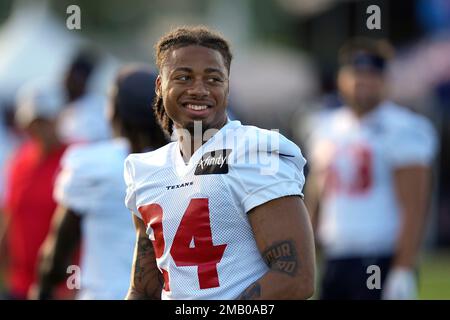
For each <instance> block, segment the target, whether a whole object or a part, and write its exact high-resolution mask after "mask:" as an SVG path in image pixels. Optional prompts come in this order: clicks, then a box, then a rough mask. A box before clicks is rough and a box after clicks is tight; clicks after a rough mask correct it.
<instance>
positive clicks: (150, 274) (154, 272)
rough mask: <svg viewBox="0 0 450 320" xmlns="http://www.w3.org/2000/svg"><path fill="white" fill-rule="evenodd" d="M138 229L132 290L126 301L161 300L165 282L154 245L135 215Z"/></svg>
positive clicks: (132, 271) (129, 291)
mask: <svg viewBox="0 0 450 320" xmlns="http://www.w3.org/2000/svg"><path fill="white" fill-rule="evenodd" d="M133 221H134V225H135V227H136V246H135V249H134V258H133V267H132V270H131V280H130V288H129V289H128V294H127V296H126V298H125V299H127V300H142V299H155V300H158V299H161V290H162V287H163V280H162V276H161V273H160V272H159V270H158V268H157V266H156V257H155V253H154V251H153V245H152V242H151V241H150V239H149V238H148V235H147V234H146V233H145V224H144V222H143V221H142V220H141V219H139V218H138V217H136V216H135V215H133Z"/></svg>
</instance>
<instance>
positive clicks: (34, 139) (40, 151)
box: [2, 83, 65, 299]
mask: <svg viewBox="0 0 450 320" xmlns="http://www.w3.org/2000/svg"><path fill="white" fill-rule="evenodd" d="M63 97H64V94H63V91H62V90H60V89H59V88H57V87H51V86H46V85H44V84H42V83H41V84H39V85H38V84H37V83H33V84H29V85H26V86H25V87H23V88H22V89H21V90H20V91H19V93H18V98H17V110H16V118H15V120H16V122H17V125H18V126H19V127H20V128H22V129H23V130H24V131H25V133H26V134H27V139H26V140H25V142H24V143H23V144H22V145H21V146H20V147H19V148H18V150H17V151H16V152H15V154H14V156H13V157H12V160H11V163H10V165H9V171H8V177H7V183H6V187H5V217H4V220H5V226H6V240H7V255H8V258H9V263H8V266H7V280H8V284H7V285H8V290H9V292H8V298H11V299H25V298H26V294H27V291H28V289H29V287H30V285H31V284H32V283H33V281H34V280H35V269H36V261H37V253H38V250H39V247H40V246H41V244H42V242H43V241H44V239H45V237H46V235H47V232H48V229H49V225H50V220H51V217H52V215H53V212H54V210H55V207H56V204H55V202H54V201H53V199H52V190H53V184H54V178H55V175H56V173H57V171H58V168H59V162H60V158H61V156H62V154H63V152H64V150H65V145H64V144H62V143H61V141H60V140H59V138H58V136H57V134H56V119H57V116H58V114H59V112H60V110H61V108H62V106H63V104H64V98H63ZM3 258H4V255H2V259H3Z"/></svg>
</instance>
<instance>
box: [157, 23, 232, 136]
mask: <svg viewBox="0 0 450 320" xmlns="http://www.w3.org/2000/svg"><path fill="white" fill-rule="evenodd" d="M191 45H197V46H202V47H206V48H210V49H213V50H217V51H219V53H220V54H221V55H222V57H223V60H224V62H225V67H226V68H227V71H228V73H230V67H231V60H232V58H233V55H232V53H231V50H230V45H229V43H228V41H226V40H225V39H224V38H223V37H222V36H221V35H220V34H219V33H217V32H215V31H212V30H210V29H208V28H207V27H205V26H195V27H179V28H176V29H175V30H172V31H170V32H169V33H167V34H165V35H164V36H162V37H161V38H160V39H159V41H158V42H157V44H156V45H155V51H156V65H157V67H158V69H159V71H160V73H161V69H162V66H163V64H164V62H165V60H166V58H167V54H168V53H169V51H170V50H173V49H178V48H182V47H187V46H191ZM153 110H154V113H155V116H156V119H157V120H158V122H159V124H160V126H161V127H162V129H163V130H164V132H165V133H166V134H167V135H168V136H169V137H170V136H172V133H173V121H172V119H170V118H169V116H168V115H167V113H166V110H165V108H164V102H163V98H162V96H160V95H157V96H156V97H155V99H154V102H153Z"/></svg>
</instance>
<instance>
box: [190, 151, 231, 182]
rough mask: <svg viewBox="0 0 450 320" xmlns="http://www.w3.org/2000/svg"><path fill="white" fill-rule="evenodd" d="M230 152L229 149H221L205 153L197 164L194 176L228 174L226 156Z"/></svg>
mask: <svg viewBox="0 0 450 320" xmlns="http://www.w3.org/2000/svg"><path fill="white" fill-rule="evenodd" d="M231 151H232V150H231V149H222V150H214V151H211V152H207V153H205V154H204V155H203V156H202V158H201V159H200V161H199V162H198V164H197V167H196V168H195V172H194V175H196V176H199V175H204V174H226V173H228V156H229V155H230V153H231Z"/></svg>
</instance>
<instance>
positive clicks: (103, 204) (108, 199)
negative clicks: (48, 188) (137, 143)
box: [54, 139, 136, 299]
mask: <svg viewBox="0 0 450 320" xmlns="http://www.w3.org/2000/svg"><path fill="white" fill-rule="evenodd" d="M128 154H129V146H128V142H127V141H126V140H125V139H114V140H108V141H104V142H97V143H92V144H86V145H80V146H73V147H70V148H69V149H68V151H67V152H66V153H65V155H64V157H63V159H62V171H61V173H60V174H59V175H58V178H57V180H56V185H55V191H54V196H55V199H56V201H57V202H58V203H59V204H62V205H64V206H65V207H67V208H70V209H72V210H74V211H75V212H76V213H78V214H80V216H81V219H82V220H81V224H82V225H81V227H82V230H81V231H82V243H83V247H82V251H81V266H80V269H81V290H80V293H79V295H78V297H77V298H78V299H124V298H125V296H126V294H127V291H128V287H129V283H130V271H131V265H132V261H133V250H134V244H135V239H136V234H135V229H134V225H133V222H132V219H131V218H130V215H129V212H128V210H127V208H126V207H125V205H124V203H123V199H124V197H125V184H124V181H123V162H124V160H125V158H126V156H127V155H128Z"/></svg>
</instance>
